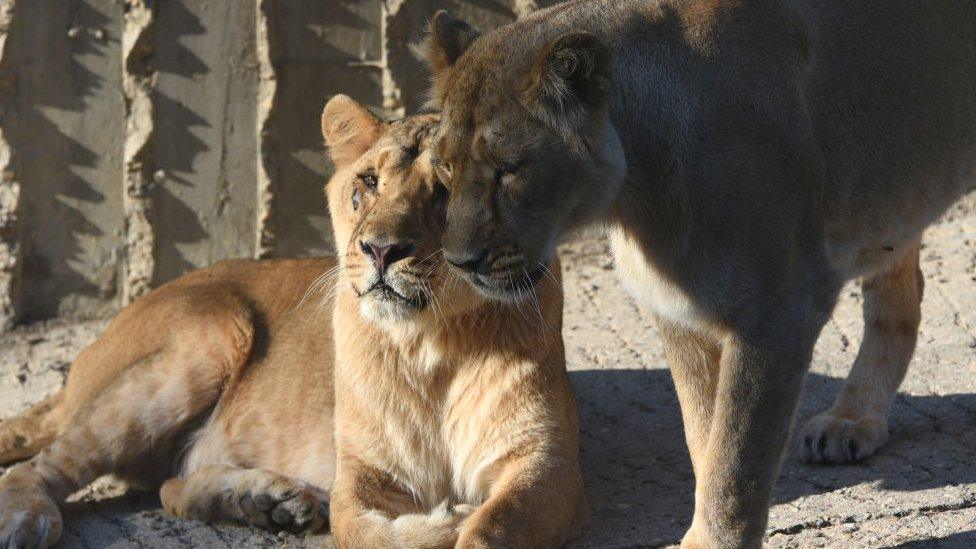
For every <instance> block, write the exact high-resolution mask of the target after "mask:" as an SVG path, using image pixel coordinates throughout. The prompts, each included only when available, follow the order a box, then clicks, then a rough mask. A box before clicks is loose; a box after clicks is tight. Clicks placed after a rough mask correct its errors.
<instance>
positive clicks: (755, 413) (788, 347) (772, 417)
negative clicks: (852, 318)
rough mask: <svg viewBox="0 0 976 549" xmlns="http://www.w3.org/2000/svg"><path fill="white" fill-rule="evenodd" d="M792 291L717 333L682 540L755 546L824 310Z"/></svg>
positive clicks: (759, 540) (709, 545) (698, 544)
mask: <svg viewBox="0 0 976 549" xmlns="http://www.w3.org/2000/svg"><path fill="white" fill-rule="evenodd" d="M809 303H810V300H809V299H807V298H805V297H803V296H797V297H796V298H795V299H793V298H790V299H789V300H787V301H786V302H783V301H780V302H779V303H778V304H777V306H776V307H775V308H772V307H771V308H770V309H768V310H766V311H760V313H762V314H759V315H756V316H754V317H753V318H752V322H750V324H748V325H746V326H745V327H743V328H737V329H736V331H735V332H732V333H729V334H727V335H726V336H725V337H724V338H723V343H722V355H721V360H720V366H719V379H718V381H717V385H716V394H715V408H714V411H713V413H712V424H711V429H710V431H709V433H708V443H707V445H706V447H705V450H704V452H703V453H702V455H701V457H700V458H698V464H697V466H696V471H695V473H696V475H695V477H696V478H695V513H694V518H693V520H692V524H691V527H690V528H689V530H688V532H687V533H686V534H685V537H684V538H683V539H682V542H681V544H682V547H685V548H690V547H695V548H698V547H702V548H705V547H707V548H712V547H755V548H758V547H761V545H762V539H763V535H764V533H765V528H766V522H767V518H768V512H769V498H770V495H771V493H772V488H773V485H774V483H775V481H776V477H777V475H778V473H779V466H780V461H781V458H782V454H783V449H784V448H785V445H786V441H787V439H788V438H789V432H790V428H791V426H792V421H793V413H794V411H795V408H796V403H797V401H798V399H799V395H800V390H801V388H802V385H803V378H804V375H805V373H806V370H807V367H808V366H809V363H810V358H811V356H812V354H813V346H814V343H815V342H816V338H817V335H818V333H819V329H820V327H821V326H822V325H823V322H826V319H827V315H826V314H819V310H818V312H814V311H811V310H810V308H809V307H810V305H809Z"/></svg>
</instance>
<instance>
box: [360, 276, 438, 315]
mask: <svg viewBox="0 0 976 549" xmlns="http://www.w3.org/2000/svg"><path fill="white" fill-rule="evenodd" d="M367 295H373V296H376V297H377V298H379V299H380V300H382V301H394V302H397V303H400V304H403V305H406V306H408V307H411V308H414V309H423V308H424V307H426V306H427V299H426V297H425V296H424V295H423V294H422V293H418V294H416V295H414V297H407V296H405V295H403V294H401V293H400V292H398V291H396V289H394V288H393V286H390V285H389V284H387V283H386V281H385V280H378V281H376V283H374V284H373V285H372V286H370V287H369V288H367V289H366V291H364V292H362V293H361V294H359V297H360V298H362V297H365V296H367Z"/></svg>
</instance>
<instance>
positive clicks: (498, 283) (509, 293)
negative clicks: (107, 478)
mask: <svg viewBox="0 0 976 549" xmlns="http://www.w3.org/2000/svg"><path fill="white" fill-rule="evenodd" d="M544 274H545V269H544V267H542V266H539V267H536V268H535V269H532V270H527V269H525V268H518V269H509V270H507V272H505V273H502V274H494V273H489V274H482V273H471V274H470V275H469V276H468V280H469V281H470V282H471V285H472V286H474V287H475V289H476V290H478V291H479V292H481V293H482V294H483V295H485V296H486V297H488V298H491V299H499V300H502V301H519V300H521V299H523V298H525V297H528V296H529V294H531V293H532V291H533V289H534V288H535V286H536V285H537V284H538V283H539V281H541V280H542V277H543V275H544Z"/></svg>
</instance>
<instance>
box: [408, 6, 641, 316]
mask: <svg viewBox="0 0 976 549" xmlns="http://www.w3.org/2000/svg"><path fill="white" fill-rule="evenodd" d="M552 32H553V31H549V30H547V27H546V26H545V25H544V22H540V21H538V20H536V19H532V18H530V19H528V20H523V21H519V22H516V23H514V24H512V25H509V26H507V27H502V28H500V29H496V30H495V31H493V32H492V33H490V34H487V35H479V34H478V33H477V32H475V31H474V30H473V29H472V28H471V27H469V26H468V25H467V24H465V23H463V22H462V21H459V20H457V19H454V18H452V17H451V16H450V15H448V14H447V13H446V12H439V13H438V14H437V15H436V16H435V17H434V19H433V20H432V22H431V25H430V29H429V33H428V37H427V40H426V42H425V44H424V45H423V49H424V51H425V54H426V56H427V59H428V62H429V64H430V66H431V70H432V73H433V93H432V100H433V102H434V106H436V107H438V108H440V109H441V110H442V116H441V123H440V125H439V127H438V130H437V131H436V133H435V136H434V139H433V143H432V144H431V162H432V163H433V164H434V167H435V171H436V173H437V175H438V177H439V178H440V180H441V181H442V182H443V183H444V185H445V186H446V187H447V188H448V189H449V191H450V200H449V203H448V206H447V211H446V227H445V233H444V236H443V245H444V257H445V259H446V260H447V261H448V262H450V263H452V264H453V265H455V266H456V267H458V268H459V269H461V270H462V271H463V272H464V273H465V276H466V277H467V279H468V281H469V282H471V284H472V285H473V286H474V287H475V288H477V289H478V290H480V292H481V293H482V294H483V295H486V296H488V297H492V298H501V299H507V298H513V297H515V296H517V295H519V292H518V288H519V285H520V284H522V283H535V282H537V281H538V280H539V278H540V277H541V273H542V271H543V265H544V264H546V263H547V262H549V261H550V260H552V259H553V257H554V255H555V247H556V245H557V244H558V243H559V240H560V239H561V238H562V237H563V235H565V234H566V233H567V232H568V231H569V230H571V229H573V228H575V227H577V226H579V225H581V224H583V223H585V222H588V221H591V220H593V219H594V218H595V217H596V216H598V215H600V214H601V213H602V212H603V211H605V210H606V209H607V207H608V206H609V204H610V203H611V202H612V201H613V199H614V198H615V197H616V194H617V191H618V189H619V187H620V184H621V182H622V180H623V171H624V166H623V164H624V161H623V153H622V149H621V146H620V141H619V139H618V138H617V134H616V133H615V131H614V130H613V127H612V125H611V124H610V123H609V119H608V115H607V110H608V109H607V108H606V103H607V95H608V92H609V87H610V85H609V83H610V74H609V72H610V59H609V56H610V53H609V49H608V48H607V46H606V45H604V44H603V42H602V41H601V40H600V39H599V38H597V37H596V36H594V35H592V34H589V33H585V32H571V33H567V34H561V35H558V36H548V35H547V33H552ZM540 42H541V43H544V44H545V46H544V47H542V48H541V49H540V48H538V47H537V44H538V43H540Z"/></svg>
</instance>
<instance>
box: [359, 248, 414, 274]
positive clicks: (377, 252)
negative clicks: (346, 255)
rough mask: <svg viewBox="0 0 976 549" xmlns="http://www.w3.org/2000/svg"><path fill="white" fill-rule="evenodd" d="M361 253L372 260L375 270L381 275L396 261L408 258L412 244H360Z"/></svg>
mask: <svg viewBox="0 0 976 549" xmlns="http://www.w3.org/2000/svg"><path fill="white" fill-rule="evenodd" d="M359 247H360V248H362V250H363V253H364V254H366V255H368V256H370V257H372V258H373V264H374V265H376V269H377V270H378V271H379V272H380V274H383V273H385V272H386V270H387V269H388V268H389V267H390V265H393V264H394V263H396V262H397V261H400V260H401V259H406V258H408V257H410V253H411V252H412V251H413V244H410V243H409V242H394V243H393V244H387V243H378V242H360V243H359Z"/></svg>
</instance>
